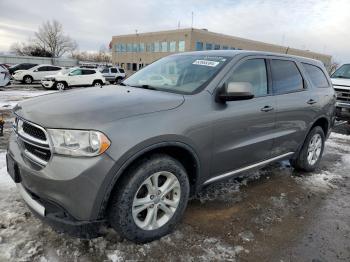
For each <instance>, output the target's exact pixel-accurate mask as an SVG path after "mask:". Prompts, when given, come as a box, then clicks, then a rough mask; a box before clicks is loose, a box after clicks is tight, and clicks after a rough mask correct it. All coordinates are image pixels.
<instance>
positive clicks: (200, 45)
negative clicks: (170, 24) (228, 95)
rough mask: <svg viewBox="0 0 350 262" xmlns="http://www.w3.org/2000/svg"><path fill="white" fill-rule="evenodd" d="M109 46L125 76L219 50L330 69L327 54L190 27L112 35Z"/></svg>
mask: <svg viewBox="0 0 350 262" xmlns="http://www.w3.org/2000/svg"><path fill="white" fill-rule="evenodd" d="M111 44H112V62H113V63H114V64H116V65H118V66H120V67H122V68H124V69H125V70H126V72H127V74H129V75H130V74H132V73H133V72H135V71H137V70H138V69H140V68H142V67H143V66H145V65H148V64H150V63H152V62H153V61H155V60H157V59H159V58H161V57H164V56H167V55H170V54H173V53H177V52H186V51H199V50H219V49H224V50H225V49H233V50H237V49H238V50H241V49H245V50H257V51H268V52H276V53H283V54H292V55H298V56H305V57H309V58H314V59H318V60H321V61H322V62H323V63H324V64H325V66H326V67H329V66H330V64H331V58H332V57H331V56H330V55H325V54H320V53H315V52H311V51H307V50H300V49H295V48H289V47H285V46H280V45H273V44H268V43H264V42H259V41H253V40H248V39H244V38H239V37H235V36H229V35H224V34H218V33H213V32H209V31H208V30H206V29H194V28H188V29H177V30H169V31H159V32H150V33H135V34H130V35H119V36H113V37H112V43H111Z"/></svg>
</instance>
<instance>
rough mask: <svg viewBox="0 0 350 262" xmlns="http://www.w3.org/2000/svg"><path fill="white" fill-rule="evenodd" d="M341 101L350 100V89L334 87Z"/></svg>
mask: <svg viewBox="0 0 350 262" xmlns="http://www.w3.org/2000/svg"><path fill="white" fill-rule="evenodd" d="M334 90H335V91H336V92H337V100H338V101H339V102H350V90H346V89H339V88H334Z"/></svg>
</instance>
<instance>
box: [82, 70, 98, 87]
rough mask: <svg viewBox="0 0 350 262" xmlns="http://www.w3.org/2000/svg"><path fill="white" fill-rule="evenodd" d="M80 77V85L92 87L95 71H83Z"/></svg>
mask: <svg viewBox="0 0 350 262" xmlns="http://www.w3.org/2000/svg"><path fill="white" fill-rule="evenodd" d="M82 73H83V74H82V76H81V83H80V84H81V85H92V82H93V81H94V80H95V74H96V71H95V70H93V69H83V70H82Z"/></svg>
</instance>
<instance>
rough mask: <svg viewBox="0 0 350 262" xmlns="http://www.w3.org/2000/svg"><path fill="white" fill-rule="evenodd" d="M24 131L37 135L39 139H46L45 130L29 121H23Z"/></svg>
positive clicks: (33, 135)
mask: <svg viewBox="0 0 350 262" xmlns="http://www.w3.org/2000/svg"><path fill="white" fill-rule="evenodd" d="M23 131H24V132H25V133H27V134H28V135H30V136H32V137H35V138H37V139H40V140H43V141H45V140H46V135H45V133H44V131H42V130H41V129H39V128H37V127H36V126H33V125H31V124H29V123H27V122H23Z"/></svg>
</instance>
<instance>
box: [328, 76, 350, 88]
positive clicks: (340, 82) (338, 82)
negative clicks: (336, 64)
mask: <svg viewBox="0 0 350 262" xmlns="http://www.w3.org/2000/svg"><path fill="white" fill-rule="evenodd" d="M331 80H332V84H333V85H335V86H348V87H350V79H346V78H331Z"/></svg>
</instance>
